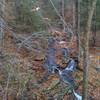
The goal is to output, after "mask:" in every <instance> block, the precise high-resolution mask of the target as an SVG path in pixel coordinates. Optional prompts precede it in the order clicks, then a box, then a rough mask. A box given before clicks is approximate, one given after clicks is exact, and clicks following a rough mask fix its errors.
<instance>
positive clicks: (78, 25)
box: [75, 0, 81, 60]
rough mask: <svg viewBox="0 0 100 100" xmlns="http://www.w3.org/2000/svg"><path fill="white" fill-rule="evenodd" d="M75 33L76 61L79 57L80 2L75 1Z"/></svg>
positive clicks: (78, 0)
mask: <svg viewBox="0 0 100 100" xmlns="http://www.w3.org/2000/svg"><path fill="white" fill-rule="evenodd" d="M75 12H76V13H75V15H76V16H75V20H76V21H75V33H76V36H77V48H78V60H79V59H80V55H81V41H80V0H75Z"/></svg>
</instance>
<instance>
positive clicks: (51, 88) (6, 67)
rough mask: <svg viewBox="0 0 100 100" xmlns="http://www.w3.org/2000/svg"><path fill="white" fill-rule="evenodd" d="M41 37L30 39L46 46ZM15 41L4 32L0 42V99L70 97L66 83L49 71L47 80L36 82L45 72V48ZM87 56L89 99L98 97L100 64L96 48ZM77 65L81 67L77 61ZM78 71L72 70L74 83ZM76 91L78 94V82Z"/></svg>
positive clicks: (59, 99) (67, 99)
mask: <svg viewBox="0 0 100 100" xmlns="http://www.w3.org/2000/svg"><path fill="white" fill-rule="evenodd" d="M23 36H24V35H23ZM25 36H27V35H25ZM41 41H43V40H41ZM41 41H40V40H39V39H38V38H34V40H33V43H34V44H35V45H36V46H38V45H39V46H40V45H41V46H42V48H44V49H46V45H45V44H46V42H45V41H44V42H42V43H41ZM16 43H17V42H16V41H14V39H13V38H11V37H10V36H9V35H8V36H6V37H5V40H4V45H3V46H2V47H3V48H2V49H3V52H1V54H0V100H71V99H72V100H74V99H73V98H72V95H71V93H70V91H68V86H66V85H65V84H64V83H63V82H60V80H59V78H58V76H57V75H55V74H54V75H51V76H50V77H49V78H48V80H47V81H45V82H43V83H41V84H38V83H37V81H38V80H40V79H41V78H42V77H43V75H44V74H45V72H46V71H45V70H44V69H43V59H44V57H45V51H38V50H37V51H36V50H34V52H33V51H28V50H27V49H26V48H25V47H21V48H18V46H17V45H16ZM34 44H33V45H34ZM40 49H41V48H40ZM89 56H90V67H89V89H88V91H89V100H100V69H98V67H99V68H100V48H97V47H96V48H94V47H93V48H91V49H90V55H89ZM80 67H81V68H82V64H81V62H80ZM82 74H83V72H82V71H79V70H77V71H76V72H75V75H74V76H75V80H76V82H77V84H78V83H79V82H81V81H82ZM59 82H60V83H59ZM77 91H78V92H79V93H80V94H82V84H80V85H79V87H78V89H77ZM55 98H57V99H55Z"/></svg>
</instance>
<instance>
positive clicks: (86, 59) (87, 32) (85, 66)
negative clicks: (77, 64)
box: [83, 0, 97, 100]
mask: <svg viewBox="0 0 100 100" xmlns="http://www.w3.org/2000/svg"><path fill="white" fill-rule="evenodd" d="M89 3H90V1H89V0H88V8H89V11H88V21H87V26H86V28H85V32H84V44H83V49H84V55H83V69H84V72H83V100H88V99H87V98H88V70H89V36H90V29H91V23H92V17H93V13H94V9H95V7H96V3H97V0H93V2H92V6H91V8H90V4H89Z"/></svg>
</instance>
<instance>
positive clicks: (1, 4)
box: [0, 0, 5, 51]
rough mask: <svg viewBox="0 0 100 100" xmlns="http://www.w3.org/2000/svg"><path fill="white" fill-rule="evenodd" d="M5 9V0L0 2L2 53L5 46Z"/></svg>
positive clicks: (0, 44)
mask: <svg viewBox="0 0 100 100" xmlns="http://www.w3.org/2000/svg"><path fill="white" fill-rule="evenodd" d="M4 9H5V0H1V1H0V51H2V46H3V37H4V20H3V17H4Z"/></svg>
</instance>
